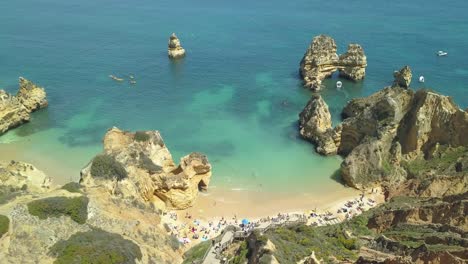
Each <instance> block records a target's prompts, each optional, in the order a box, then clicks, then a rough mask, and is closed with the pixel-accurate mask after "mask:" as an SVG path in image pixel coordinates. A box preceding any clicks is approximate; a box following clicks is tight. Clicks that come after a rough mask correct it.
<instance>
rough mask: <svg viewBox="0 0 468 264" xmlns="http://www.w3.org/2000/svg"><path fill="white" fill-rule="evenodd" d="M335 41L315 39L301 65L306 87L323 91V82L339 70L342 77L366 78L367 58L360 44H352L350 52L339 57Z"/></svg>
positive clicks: (322, 37)
mask: <svg viewBox="0 0 468 264" xmlns="http://www.w3.org/2000/svg"><path fill="white" fill-rule="evenodd" d="M336 51H337V47H336V43H335V40H334V39H333V38H331V37H330V36H326V35H319V36H316V37H314V38H313V40H312V43H311V44H310V45H309V47H308V48H307V51H306V53H305V54H304V57H303V58H302V60H301V63H300V69H299V73H300V75H301V77H302V79H303V81H304V85H305V86H306V87H307V88H309V89H311V90H314V91H318V90H321V89H322V87H321V84H322V80H323V79H325V78H327V77H330V76H331V75H332V74H333V73H334V72H336V71H337V70H339V71H340V76H342V77H345V78H348V79H351V80H355V81H357V80H361V79H363V78H364V77H365V72H366V67H367V58H366V55H365V54H364V50H363V49H362V47H361V46H360V45H358V44H350V45H349V46H348V51H347V52H346V53H345V54H343V55H341V56H338V54H337V53H336Z"/></svg>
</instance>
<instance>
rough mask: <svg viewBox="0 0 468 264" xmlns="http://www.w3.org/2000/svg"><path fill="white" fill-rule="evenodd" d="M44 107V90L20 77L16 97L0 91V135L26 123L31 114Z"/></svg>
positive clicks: (45, 100) (45, 101) (45, 104)
mask: <svg viewBox="0 0 468 264" xmlns="http://www.w3.org/2000/svg"><path fill="white" fill-rule="evenodd" d="M46 106H47V99H46V92H45V91H44V88H41V87H38V86H36V85H35V84H33V83H32V82H30V81H28V80H26V79H24V78H22V77H20V78H19V90H18V93H17V94H16V96H13V95H11V94H9V93H7V92H6V91H4V90H0V135H1V134H3V133H5V132H6V131H8V130H9V129H12V128H15V127H17V126H19V125H21V124H23V123H25V122H28V121H29V120H30V118H31V116H30V114H31V113H32V112H34V111H36V110H38V109H41V108H44V107H46Z"/></svg>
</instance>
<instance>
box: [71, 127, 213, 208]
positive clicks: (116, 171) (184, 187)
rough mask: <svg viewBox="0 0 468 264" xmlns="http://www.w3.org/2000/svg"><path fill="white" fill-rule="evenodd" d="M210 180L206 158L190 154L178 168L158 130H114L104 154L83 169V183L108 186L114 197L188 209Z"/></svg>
mask: <svg viewBox="0 0 468 264" xmlns="http://www.w3.org/2000/svg"><path fill="white" fill-rule="evenodd" d="M210 178H211V164H210V163H209V162H208V159H207V157H206V156H205V155H203V154H201V153H191V154H189V155H187V156H185V157H183V158H181V160H180V164H179V165H176V164H175V163H174V161H173V159H172V156H171V153H170V152H169V150H168V149H167V147H166V145H165V144H164V141H163V139H162V137H161V135H160V134H159V132H158V131H139V132H136V133H131V132H125V131H121V130H119V129H118V128H115V127H114V128H112V129H110V130H109V131H108V132H107V134H106V135H105V137H104V153H102V154H100V155H98V156H96V157H95V158H94V159H93V160H92V161H91V162H90V163H89V164H88V165H87V166H86V167H85V168H84V169H83V170H82V172H81V180H80V183H81V184H82V185H84V186H86V187H88V188H92V187H93V186H105V187H106V189H107V190H108V192H110V193H112V194H113V195H115V196H120V197H122V198H123V199H126V200H130V201H135V202H138V203H141V204H148V203H152V204H155V205H156V207H158V208H165V207H167V208H172V209H185V208H188V207H190V206H192V205H193V203H194V202H195V200H196V197H197V195H198V192H199V190H204V189H206V188H207V187H208V184H209V182H210Z"/></svg>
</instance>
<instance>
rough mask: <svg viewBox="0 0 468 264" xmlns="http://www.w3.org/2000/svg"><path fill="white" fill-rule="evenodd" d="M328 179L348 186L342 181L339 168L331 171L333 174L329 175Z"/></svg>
mask: <svg viewBox="0 0 468 264" xmlns="http://www.w3.org/2000/svg"><path fill="white" fill-rule="evenodd" d="M330 179H332V180H334V181H336V182H337V183H339V184H342V185H344V186H346V187H348V186H347V185H346V183H345V182H344V180H343V177H341V169H337V170H336V171H335V172H333V174H332V175H331V176H330Z"/></svg>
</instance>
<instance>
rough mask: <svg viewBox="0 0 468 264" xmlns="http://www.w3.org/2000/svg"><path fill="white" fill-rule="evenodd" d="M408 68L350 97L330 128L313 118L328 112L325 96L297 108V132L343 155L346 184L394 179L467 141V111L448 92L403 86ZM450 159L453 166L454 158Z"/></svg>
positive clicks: (467, 144)
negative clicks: (378, 87) (373, 89)
mask: <svg viewBox="0 0 468 264" xmlns="http://www.w3.org/2000/svg"><path fill="white" fill-rule="evenodd" d="M409 72H410V69H409V67H405V68H403V69H402V70H401V71H399V74H395V83H396V84H398V85H394V86H392V87H386V88H384V89H383V90H381V91H378V92H376V93H374V94H373V95H371V96H368V97H365V98H358V99H353V100H351V101H350V102H348V104H347V105H346V106H345V107H344V109H343V112H342V116H343V118H344V119H343V121H342V123H341V124H339V125H338V126H336V127H335V128H333V129H332V128H331V126H329V125H328V123H327V126H326V129H317V120H323V117H322V116H324V115H325V116H326V114H324V113H327V112H326V111H325V110H324V109H327V108H325V107H324V106H323V105H326V104H325V102H323V100H319V99H317V97H313V98H312V99H311V100H310V102H309V103H308V104H307V106H306V107H305V109H304V111H303V112H302V113H301V115H300V126H301V127H300V129H301V130H300V133H301V135H303V136H304V137H305V138H307V139H310V140H311V141H312V142H314V143H315V144H316V145H317V151H318V152H319V153H321V154H325V155H327V154H334V153H335V152H333V151H324V150H323V149H324V148H323V146H324V145H326V146H327V149H329V150H334V149H335V148H336V153H338V154H340V155H342V156H344V157H345V159H344V161H343V163H342V165H341V174H342V177H343V179H344V180H345V181H346V183H347V184H348V185H350V186H352V187H355V188H365V187H368V186H372V185H374V184H379V183H382V182H386V183H390V184H398V183H401V182H403V181H405V180H406V179H407V178H408V176H412V175H413V174H414V172H412V170H411V167H412V166H413V167H414V166H416V165H414V164H416V163H421V162H424V161H427V160H431V159H434V158H436V159H437V158H440V156H443V155H446V154H445V152H444V151H449V152H450V153H452V154H449V155H452V156H453V155H456V154H453V153H454V151H453V148H457V147H462V148H466V147H468V137H466V134H465V133H466V131H468V130H467V129H468V113H467V112H465V111H463V110H462V109H460V108H459V107H458V106H457V105H456V104H455V103H454V102H453V100H452V99H451V98H450V97H447V96H443V95H440V94H437V93H434V92H432V91H429V90H419V91H417V92H414V91H412V90H410V89H407V86H408V85H409V80H410V78H407V77H404V76H409V75H410V74H408V73H409ZM403 80H406V81H403ZM402 86H403V87H402ZM311 106H315V107H311ZM311 109H312V111H311ZM318 109H322V110H321V111H319V110H318ZM325 120H327V119H326V118H325ZM310 124H312V125H310ZM324 142H325V143H324ZM332 143H334V144H335V146H333V145H330V144H332ZM447 147H450V148H447ZM435 153H439V154H438V155H439V157H435V155H436V154H435ZM457 158H458V157H457ZM452 162H453V164H450V165H451V166H455V163H456V160H454V161H452ZM454 173H455V172H454Z"/></svg>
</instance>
